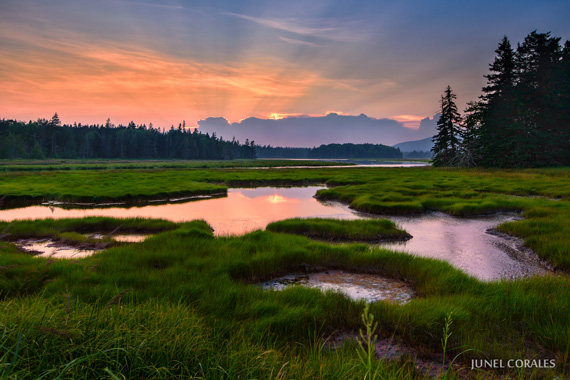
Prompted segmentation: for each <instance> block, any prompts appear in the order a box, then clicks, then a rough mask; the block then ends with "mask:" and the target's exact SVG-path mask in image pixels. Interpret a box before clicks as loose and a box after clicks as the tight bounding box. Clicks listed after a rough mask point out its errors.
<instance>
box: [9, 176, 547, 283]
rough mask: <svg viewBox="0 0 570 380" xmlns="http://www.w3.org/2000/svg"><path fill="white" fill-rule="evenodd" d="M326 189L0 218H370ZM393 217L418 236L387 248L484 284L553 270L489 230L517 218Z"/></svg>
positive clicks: (237, 192)
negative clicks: (323, 194)
mask: <svg viewBox="0 0 570 380" xmlns="http://www.w3.org/2000/svg"><path fill="white" fill-rule="evenodd" d="M321 188H322V187H316V186H312V187H296V188H275V187H261V188H255V189H229V190H228V196H227V197H224V198H214V199H203V200H198V201H193V202H187V203H177V204H162V205H148V206H144V207H131V208H120V207H111V208H101V209H97V208H92V209H62V208H59V207H54V206H51V207H48V206H30V207H24V208H19V209H11V210H1V211H0V220H5V221H10V220H15V219H42V218H81V217H85V216H111V217H118V218H126V217H146V218H163V219H167V220H172V221H175V222H181V221H189V220H194V219H203V220H205V221H206V222H208V223H209V224H210V226H212V228H214V233H215V234H216V235H218V236H227V235H242V234H245V233H248V232H251V231H254V230H258V229H264V228H265V226H266V225H267V224H268V223H271V222H274V221H277V220H283V219H287V218H295V217H301V218H307V217H319V218H339V219H358V218H366V217H370V215H364V214H360V213H358V212H355V211H353V210H351V209H349V208H348V207H347V206H346V205H343V204H341V203H338V202H320V201H317V200H316V199H315V198H314V197H313V196H314V194H315V193H316V191H317V190H319V189H321ZM387 218H389V219H392V220H393V221H395V222H396V223H397V224H399V225H400V227H402V228H403V229H405V230H406V231H407V232H409V233H410V234H411V235H412V236H413V238H412V239H410V240H408V241H407V242H405V243H390V244H383V245H382V246H383V247H388V248H390V249H395V250H401V251H406V252H409V253H412V254H415V255H418V256H425V257H433V258H437V259H442V260H446V261H448V262H450V263H451V264H452V265H454V266H456V267H457V268H460V269H462V270H464V271H465V272H467V273H469V274H471V275H473V276H476V277H478V278H480V279H482V280H493V279H499V278H515V277H525V276H531V275H535V274H543V273H546V272H547V271H548V269H547V268H546V267H545V266H543V265H542V264H541V263H540V261H539V260H537V259H536V257H535V256H534V254H532V252H528V251H525V250H524V249H523V248H521V247H520V242H519V241H516V240H514V239H509V238H505V237H502V236H496V235H492V234H489V233H488V232H487V230H488V229H490V228H493V227H495V226H497V225H498V224H501V223H503V222H505V221H510V220H514V219H515V218H517V217H516V215H509V214H496V215H492V216H489V217H479V218H454V217H451V216H449V215H446V214H443V213H431V214H427V215H422V216H419V217H413V218H405V217H393V216H388V217H387Z"/></svg>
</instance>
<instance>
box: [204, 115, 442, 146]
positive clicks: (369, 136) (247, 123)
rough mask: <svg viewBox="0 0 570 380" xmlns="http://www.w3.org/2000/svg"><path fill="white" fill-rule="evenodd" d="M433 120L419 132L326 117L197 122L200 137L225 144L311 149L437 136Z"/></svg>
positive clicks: (364, 119) (384, 122)
mask: <svg viewBox="0 0 570 380" xmlns="http://www.w3.org/2000/svg"><path fill="white" fill-rule="evenodd" d="M436 120H437V119H436V116H434V117H433V118H429V117H426V118H424V119H423V120H421V121H420V125H419V128H417V129H413V128H406V127H405V126H404V124H403V123H401V122H399V121H397V120H394V119H375V118H373V117H368V116H366V115H364V114H361V115H359V116H351V115H339V114H336V113H329V114H327V115H326V116H308V115H306V116H289V117H285V118H283V119H277V120H273V119H259V118H255V117H250V118H247V119H245V120H241V121H240V122H236V123H230V122H229V121H228V120H227V119H225V118H221V117H217V118H214V117H209V118H207V119H205V120H200V121H199V122H198V125H199V128H198V130H199V131H200V132H202V133H204V134H205V133H209V134H210V135H211V134H213V133H215V134H216V136H217V137H218V138H219V137H223V138H224V140H228V141H232V140H233V139H234V138H235V139H236V140H237V141H241V142H242V143H243V142H244V141H246V140H247V142H250V141H254V142H255V144H257V145H273V146H281V147H283V146H286V147H303V148H311V147H316V146H320V145H322V144H343V143H353V144H367V143H368V144H383V145H388V146H389V145H392V144H395V143H396V142H398V141H406V140H413V139H421V138H425V137H428V136H433V135H435V133H436V129H435V127H436Z"/></svg>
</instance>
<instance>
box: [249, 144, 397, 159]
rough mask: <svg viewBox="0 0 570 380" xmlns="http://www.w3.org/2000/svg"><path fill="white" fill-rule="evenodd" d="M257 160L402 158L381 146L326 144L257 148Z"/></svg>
mask: <svg viewBox="0 0 570 380" xmlns="http://www.w3.org/2000/svg"><path fill="white" fill-rule="evenodd" d="M256 152H257V157H259V158H304V159H316V158H402V152H400V149H398V148H393V147H390V146H386V145H381V144H351V143H347V144H328V145H321V146H319V147H313V148H282V147H272V146H271V145H265V146H257V147H256Z"/></svg>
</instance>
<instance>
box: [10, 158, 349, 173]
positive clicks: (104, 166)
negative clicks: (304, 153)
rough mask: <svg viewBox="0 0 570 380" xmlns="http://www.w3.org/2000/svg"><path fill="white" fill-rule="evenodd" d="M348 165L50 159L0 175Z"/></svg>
mask: <svg viewBox="0 0 570 380" xmlns="http://www.w3.org/2000/svg"><path fill="white" fill-rule="evenodd" d="M339 165H348V166H349V165H353V164H351V163H342V162H331V161H315V160H279V159H259V160H231V161H208V160H120V159H113V160H104V159H90V160H88V159H86V160H81V159H77V160H71V159H60V160H58V159H49V160H0V171H5V172H10V171H61V170H117V169H122V170H130V169H207V168H272V167H278V166H279V167H283V166H339Z"/></svg>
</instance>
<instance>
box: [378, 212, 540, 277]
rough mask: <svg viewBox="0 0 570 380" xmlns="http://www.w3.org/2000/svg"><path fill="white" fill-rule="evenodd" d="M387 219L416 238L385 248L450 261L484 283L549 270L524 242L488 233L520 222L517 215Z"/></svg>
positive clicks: (392, 243) (431, 214)
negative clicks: (526, 247)
mask: <svg viewBox="0 0 570 380" xmlns="http://www.w3.org/2000/svg"><path fill="white" fill-rule="evenodd" d="M387 218H389V219H391V220H393V221H394V222H396V223H397V224H398V225H400V226H401V227H402V228H403V229H404V230H406V231H407V232H408V233H410V234H411V235H412V236H413V238H412V239H410V240H408V241H405V242H390V243H383V244H381V246H382V247H386V248H390V249H397V250H401V251H405V252H409V253H413V254H416V255H419V256H424V257H432V258H436V259H442V260H446V261H448V262H449V263H451V264H452V265H453V266H455V267H457V268H459V269H462V270H464V271H465V272H467V273H469V274H471V275H473V276H475V277H478V278H480V279H482V280H494V279H499V278H514V277H527V276H532V275H536V274H544V273H546V272H548V271H549V270H548V268H546V266H545V265H544V264H543V263H542V262H541V261H540V260H539V259H538V258H537V257H536V255H535V254H533V253H532V252H530V250H528V249H525V248H524V247H522V241H519V240H518V239H515V238H506V237H505V236H500V235H497V234H491V233H489V232H488V230H489V229H491V228H493V227H496V226H497V225H499V224H501V223H504V222H508V221H513V220H516V219H518V218H519V217H518V216H517V215H515V214H506V213H503V214H493V215H489V216H482V217H477V218H455V217H452V216H450V215H447V214H444V213H441V212H434V213H429V214H426V215H422V216H416V217H413V218H412V217H397V216H389V217H387Z"/></svg>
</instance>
